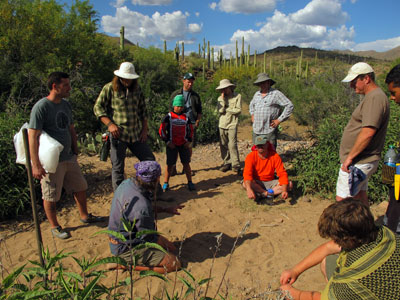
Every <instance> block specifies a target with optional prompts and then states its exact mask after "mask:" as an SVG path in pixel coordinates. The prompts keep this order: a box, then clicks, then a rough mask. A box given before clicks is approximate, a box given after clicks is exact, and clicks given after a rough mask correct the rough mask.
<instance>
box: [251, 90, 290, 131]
mask: <svg viewBox="0 0 400 300" xmlns="http://www.w3.org/2000/svg"><path fill="white" fill-rule="evenodd" d="M282 107H283V111H282V113H281V114H280V115H279V113H280V110H281V108H282ZM249 110H250V115H252V116H254V122H253V132H254V133H255V134H268V133H271V132H273V131H274V130H275V128H273V127H271V126H270V123H271V121H272V120H276V119H278V120H279V121H281V122H283V121H285V120H286V119H287V118H289V117H290V115H291V114H292V111H293V103H292V102H291V101H290V100H289V99H288V98H287V97H286V96H285V95H284V94H283V93H282V92H280V91H278V90H276V89H270V90H269V91H268V93H267V94H266V95H265V96H264V97H262V95H261V92H260V91H258V92H256V93H255V94H254V96H253V99H252V100H251V102H250V106H249Z"/></svg>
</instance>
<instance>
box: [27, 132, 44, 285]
mask: <svg viewBox="0 0 400 300" xmlns="http://www.w3.org/2000/svg"><path fill="white" fill-rule="evenodd" d="M22 137H23V140H24V148H25V158H26V164H25V166H26V171H27V173H28V182H29V190H30V193H31V204H32V214H33V222H34V223H35V232H36V242H37V247H38V254H39V259H40V264H41V265H42V267H43V268H44V267H45V265H44V260H43V242H42V233H41V231H40V224H39V218H38V214H37V209H36V193H35V185H34V184H33V175H32V165H31V154H30V152H29V142H28V130H27V129H26V128H24V129H22ZM45 280H46V279H45Z"/></svg>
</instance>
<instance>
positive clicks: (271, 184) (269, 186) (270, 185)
mask: <svg viewBox="0 0 400 300" xmlns="http://www.w3.org/2000/svg"><path fill="white" fill-rule="evenodd" d="M256 182H257V183H258V184H259V185H261V186H263V187H264V188H265V190H269V189H271V190H272V189H273V188H274V187H276V186H277V185H278V184H279V180H278V179H274V180H270V181H261V180H256Z"/></svg>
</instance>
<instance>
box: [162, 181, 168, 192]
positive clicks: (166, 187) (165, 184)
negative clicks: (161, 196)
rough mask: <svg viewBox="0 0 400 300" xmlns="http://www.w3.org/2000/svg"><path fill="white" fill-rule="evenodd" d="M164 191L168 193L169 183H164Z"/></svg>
mask: <svg viewBox="0 0 400 300" xmlns="http://www.w3.org/2000/svg"><path fill="white" fill-rule="evenodd" d="M162 189H163V191H164V192H166V191H168V190H169V184H168V182H164V184H163V186H162Z"/></svg>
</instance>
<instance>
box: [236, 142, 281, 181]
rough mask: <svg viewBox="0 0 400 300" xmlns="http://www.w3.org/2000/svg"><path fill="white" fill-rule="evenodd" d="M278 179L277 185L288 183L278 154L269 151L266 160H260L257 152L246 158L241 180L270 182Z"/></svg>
mask: <svg viewBox="0 0 400 300" xmlns="http://www.w3.org/2000/svg"><path fill="white" fill-rule="evenodd" d="M275 172H276V175H277V176H278V177H279V184H280V185H284V184H288V183H289V179H288V175H287V172H286V170H285V167H284V166H283V163H282V159H281V157H280V156H279V154H278V153H276V152H275V151H273V150H272V149H269V154H268V156H267V158H265V159H262V158H260V156H259V155H258V152H257V151H252V152H251V153H249V154H248V155H247V157H246V160H245V162H244V171H243V179H244V180H245V181H246V180H260V181H271V180H274V179H275Z"/></svg>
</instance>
